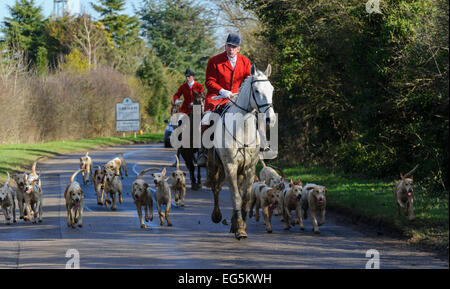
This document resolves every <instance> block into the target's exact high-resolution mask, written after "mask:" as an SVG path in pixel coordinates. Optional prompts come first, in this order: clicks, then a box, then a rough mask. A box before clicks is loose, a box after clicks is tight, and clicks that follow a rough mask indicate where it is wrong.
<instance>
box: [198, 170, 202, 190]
mask: <svg viewBox="0 0 450 289" xmlns="http://www.w3.org/2000/svg"><path fill="white" fill-rule="evenodd" d="M200 170H201V168H200V167H199V166H197V188H198V189H201V188H202V176H201V175H200Z"/></svg>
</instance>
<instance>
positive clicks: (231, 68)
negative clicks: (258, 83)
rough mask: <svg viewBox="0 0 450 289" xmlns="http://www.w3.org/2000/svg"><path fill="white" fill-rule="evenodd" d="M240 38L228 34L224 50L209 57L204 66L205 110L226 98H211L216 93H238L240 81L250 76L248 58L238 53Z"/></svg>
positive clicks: (225, 94) (224, 94)
mask: <svg viewBox="0 0 450 289" xmlns="http://www.w3.org/2000/svg"><path fill="white" fill-rule="evenodd" d="M240 42H241V41H240V38H239V36H238V35H236V34H230V35H228V39H227V42H226V45H225V51H224V52H222V53H220V54H218V55H216V56H213V57H211V59H209V61H208V66H207V68H206V81H205V85H206V88H207V89H208V92H207V94H206V99H205V111H212V110H214V109H215V107H216V106H217V105H219V104H223V103H226V102H227V101H228V99H226V98H225V99H219V100H213V99H212V97H213V96H216V95H221V96H228V97H229V96H231V94H235V93H238V91H239V87H240V86H241V83H242V82H243V81H244V80H245V79H246V78H247V77H248V76H250V69H251V63H250V60H249V59H248V58H247V57H245V56H243V55H241V54H239V51H240V49H241V48H240Z"/></svg>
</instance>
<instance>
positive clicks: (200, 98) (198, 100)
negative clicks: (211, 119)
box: [193, 90, 205, 105]
mask: <svg viewBox="0 0 450 289" xmlns="http://www.w3.org/2000/svg"><path fill="white" fill-rule="evenodd" d="M193 93H194V104H200V105H203V103H204V101H205V94H204V93H203V92H201V91H195V90H193Z"/></svg>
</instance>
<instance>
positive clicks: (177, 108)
mask: <svg viewBox="0 0 450 289" xmlns="http://www.w3.org/2000/svg"><path fill="white" fill-rule="evenodd" d="M179 112H180V105H179V104H173V105H172V109H171V114H176V113H179Z"/></svg>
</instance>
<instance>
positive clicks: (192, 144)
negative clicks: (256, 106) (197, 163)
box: [170, 105, 278, 159]
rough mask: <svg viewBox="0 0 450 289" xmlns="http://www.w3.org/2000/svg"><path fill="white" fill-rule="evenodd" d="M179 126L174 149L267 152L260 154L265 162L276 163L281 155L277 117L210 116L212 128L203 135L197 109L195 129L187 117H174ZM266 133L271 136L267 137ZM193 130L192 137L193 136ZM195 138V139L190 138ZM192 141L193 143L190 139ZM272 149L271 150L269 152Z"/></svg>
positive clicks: (264, 115) (234, 114) (197, 109)
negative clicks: (271, 161) (265, 149)
mask: <svg viewBox="0 0 450 289" xmlns="http://www.w3.org/2000/svg"><path fill="white" fill-rule="evenodd" d="M174 117H176V119H177V120H178V126H177V127H176V128H175V129H174V131H173V132H172V135H171V136H170V143H171V145H172V147H173V148H180V147H183V148H201V146H202V145H203V147H204V148H207V149H209V148H212V147H215V148H255V147H257V146H259V147H262V148H267V151H265V152H261V153H262V155H263V157H264V158H265V159H273V158H275V157H276V155H277V153H278V114H276V113H275V114H274V117H273V118H274V119H268V117H267V114H265V113H258V114H257V115H255V114H253V113H247V114H241V113H225V114H224V116H223V117H222V116H221V115H219V114H217V113H214V112H211V113H209V116H208V117H209V124H210V126H209V127H208V128H207V129H206V130H205V131H204V133H203V136H202V135H201V132H200V127H201V123H202V117H201V110H200V108H199V106H197V105H194V107H193V114H192V128H191V121H190V119H189V116H188V115H186V114H184V113H177V114H175V115H174ZM267 129H268V130H269V135H267ZM191 130H192V134H191ZM191 135H192V136H191ZM191 137H192V139H191ZM269 149H270V150H269Z"/></svg>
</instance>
